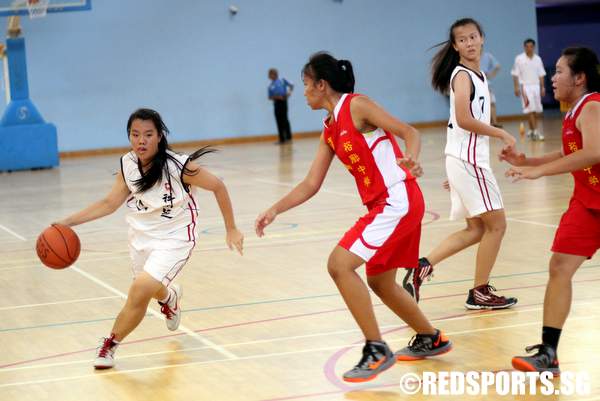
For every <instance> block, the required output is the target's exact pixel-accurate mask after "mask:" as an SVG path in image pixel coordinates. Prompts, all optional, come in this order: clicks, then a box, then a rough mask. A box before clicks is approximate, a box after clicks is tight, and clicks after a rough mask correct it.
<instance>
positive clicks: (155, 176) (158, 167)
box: [127, 109, 216, 192]
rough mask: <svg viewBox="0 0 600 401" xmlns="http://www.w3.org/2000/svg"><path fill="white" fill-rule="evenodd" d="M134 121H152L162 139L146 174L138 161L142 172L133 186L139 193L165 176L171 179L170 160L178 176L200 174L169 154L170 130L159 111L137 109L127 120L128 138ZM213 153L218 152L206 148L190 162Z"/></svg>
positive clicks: (191, 158)
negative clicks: (168, 137)
mask: <svg viewBox="0 0 600 401" xmlns="http://www.w3.org/2000/svg"><path fill="white" fill-rule="evenodd" d="M134 120H144V121H152V123H153V124H154V127H155V128H156V130H157V131H158V134H159V135H160V137H161V138H160V141H159V142H158V151H157V152H156V155H154V158H153V159H152V162H151V165H150V167H149V168H148V170H147V171H146V172H144V170H143V168H142V163H141V161H140V160H139V159H138V168H139V170H140V174H141V177H140V178H139V179H137V180H135V181H133V184H134V185H135V187H136V189H137V190H138V192H145V191H147V190H149V189H150V188H152V187H153V186H154V185H156V184H157V183H159V182H160V180H161V179H162V177H163V174H164V175H165V176H166V177H168V178H169V179H170V177H171V175H172V174H171V173H170V172H169V168H168V161H169V160H171V161H173V162H174V163H175V165H176V166H177V168H178V170H179V171H178V172H177V175H178V176H180V175H182V174H184V173H185V174H189V175H194V174H197V173H198V171H197V170H194V169H190V168H188V167H187V166H186V165H185V164H182V163H181V162H180V161H179V160H177V159H176V158H175V157H174V156H173V155H171V154H170V153H168V152H167V150H169V151H172V149H171V148H170V147H169V143H168V141H167V135H168V134H169V129H168V128H167V126H166V125H165V123H164V121H163V119H162V117H161V116H160V114H158V112H157V111H154V110H152V109H137V110H136V111H134V112H133V113H131V115H130V116H129V120H127V136H129V135H130V130H131V124H132V123H133V121H134ZM212 152H216V149H213V148H211V147H209V146H205V147H203V148H200V149H198V150H196V151H195V152H194V153H192V154H191V155H190V157H189V158H188V160H189V161H191V160H195V159H198V158H199V157H201V156H203V155H205V154H207V153H212ZM186 163H187V162H186Z"/></svg>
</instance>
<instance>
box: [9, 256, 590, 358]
mask: <svg viewBox="0 0 600 401" xmlns="http://www.w3.org/2000/svg"><path fill="white" fill-rule="evenodd" d="M597 266H598V265H591V266H587V268H593V267H597ZM580 269H582V268H580ZM539 273H547V271H546V270H544V271H539V272H526V273H513V274H507V275H503V276H495V277H493V278H499V277H501V278H506V277H515V276H523V275H531V274H539ZM471 280H472V279H462V280H453V281H445V282H440V283H431V284H428V285H442V284H453V283H459V282H465V281H471ZM599 280H600V279H598V278H592V279H590V278H586V279H583V280H573V283H581V282H590V281H599ZM540 287H545V284H539V285H530V286H520V287H510V288H500V290H526V289H530V288H540ZM338 295H339V294H337V293H332V294H322V295H311V296H306V297H296V298H283V299H275V300H263V301H257V302H250V303H244V304H231V305H218V306H209V307H200V308H190V309H186V310H185V311H186V312H188V313H189V312H199V311H206V310H215V309H225V308H234V307H238V306H252V305H261V304H271V303H279V302H289V301H297V300H310V299H318V298H326V297H333V296H338ZM457 296H464V293H462V292H461V293H455V294H444V295H436V296H429V297H424V298H422V299H423V300H437V299H444V298H451V297H457ZM382 305H383V304H382V303H376V304H373V306H374V307H379V306H382ZM345 310H346V309H344V308H336V309H328V310H321V311H317V312H310V313H302V314H296V315H287V316H283V317H279V318H275V319H262V320H255V321H252V322H253V323H260V322H264V321H272V320H281V319H290V318H295V317H304V316H312V315H318V314H325V313H333V312H340V311H345ZM107 320H114V318H113V317H112V316H111V317H107V318H101V319H93V320H76V321H68V322H58V323H49V324H43V325H36V326H24V327H13V328H6V329H0V333H1V332H14V331H20V330H31V329H40V328H48V327H65V326H68V325H76V324H86V323H98V322H103V321H107ZM243 324H246V323H243ZM239 325H240V324H232V325H225V326H218V327H220V328H228V327H236V326H239ZM208 330H210V328H209V329H198V330H195V332H201V331H208ZM1 367H2V366H1V365H0V368H1Z"/></svg>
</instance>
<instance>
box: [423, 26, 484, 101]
mask: <svg viewBox="0 0 600 401" xmlns="http://www.w3.org/2000/svg"><path fill="white" fill-rule="evenodd" d="M469 24H473V25H475V27H477V30H478V31H479V34H480V35H481V36H483V30H482V29H481V25H479V22H477V21H475V20H474V19H472V18H462V19H459V20H457V21H455V22H454V23H453V24H452V26H451V27H450V31H449V33H448V40H446V41H445V42H442V43H438V44H437V45H435V46H433V47H432V49H433V48H436V47H440V46H442V47H441V49H440V50H438V52H437V53H436V54H435V56H433V58H432V59H431V86H433V89H435V90H436V91H438V92H440V93H442V94H444V95H446V94H447V93H448V89H449V86H450V77H451V76H452V71H454V68H456V66H457V65H458V64H459V63H460V55H459V54H458V52H457V51H456V50H455V49H454V46H453V45H454V41H455V38H454V28H458V27H460V26H465V25H469Z"/></svg>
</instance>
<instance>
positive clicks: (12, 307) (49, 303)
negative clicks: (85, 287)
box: [0, 295, 121, 311]
mask: <svg viewBox="0 0 600 401" xmlns="http://www.w3.org/2000/svg"><path fill="white" fill-rule="evenodd" d="M115 298H121V297H119V296H117V295H110V296H107V297H95V298H79V299H70V300H67V301H55V302H44V303H40V304H26V305H14V306H3V307H1V308H0V311H2V310H13V309H24V308H36V307H39V306H50V305H64V304H72V303H78V302H92V301H103V300H105V299H115Z"/></svg>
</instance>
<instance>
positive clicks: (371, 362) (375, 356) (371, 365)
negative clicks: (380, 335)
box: [344, 341, 396, 383]
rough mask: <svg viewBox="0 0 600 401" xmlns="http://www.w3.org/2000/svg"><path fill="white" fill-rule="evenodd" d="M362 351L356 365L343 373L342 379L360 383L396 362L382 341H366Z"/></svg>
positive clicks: (374, 376)
mask: <svg viewBox="0 0 600 401" xmlns="http://www.w3.org/2000/svg"><path fill="white" fill-rule="evenodd" d="M362 352H363V356H362V358H361V359H360V361H359V362H358V365H356V366H355V367H354V368H353V369H352V370H349V371H347V372H346V373H344V381H347V382H352V383H361V382H366V381H369V380H373V379H374V378H376V377H377V375H378V374H380V373H381V372H383V371H384V370H387V369H389V368H391V367H392V366H394V364H395V363H396V359H395V358H394V354H393V353H392V350H391V349H390V347H388V345H387V344H386V343H385V342H383V341H367V342H366V343H365V346H364V347H363V351H362Z"/></svg>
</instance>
